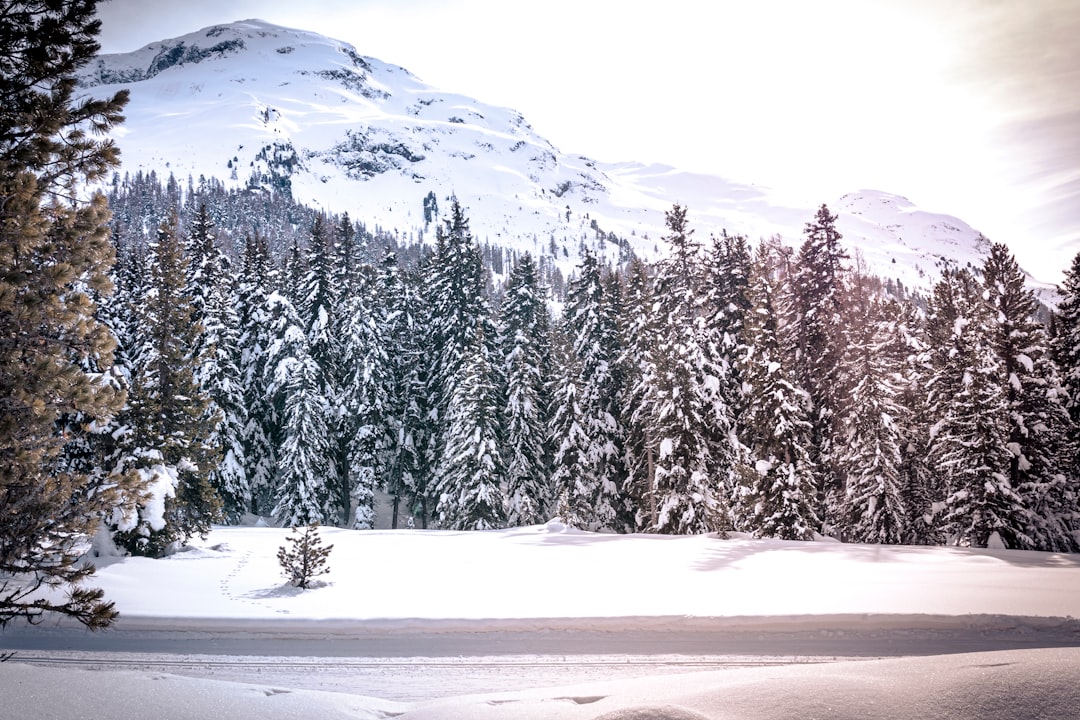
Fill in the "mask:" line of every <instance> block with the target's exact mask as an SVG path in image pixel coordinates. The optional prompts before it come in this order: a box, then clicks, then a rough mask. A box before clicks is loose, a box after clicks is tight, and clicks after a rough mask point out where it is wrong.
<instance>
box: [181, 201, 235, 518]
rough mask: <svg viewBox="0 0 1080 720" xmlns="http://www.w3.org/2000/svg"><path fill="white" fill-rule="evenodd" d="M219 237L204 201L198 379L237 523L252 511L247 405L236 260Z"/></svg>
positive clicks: (225, 505)
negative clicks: (246, 453) (242, 378)
mask: <svg viewBox="0 0 1080 720" xmlns="http://www.w3.org/2000/svg"><path fill="white" fill-rule="evenodd" d="M216 239H217V238H216V234H215V232H214V223H213V221H212V220H211V219H210V214H209V212H208V211H207V209H206V205H205V204H200V206H199V209H198V210H197V211H196V214H195V218H194V219H193V220H192V222H191V228H190V230H189V235H188V250H187V254H188V257H189V258H190V266H189V270H188V276H187V288H188V290H187V293H188V295H189V296H190V297H191V307H192V313H191V316H192V321H193V322H194V323H196V324H197V326H198V327H199V332H198V334H197V335H196V337H195V344H194V348H193V354H194V355H195V356H196V357H198V358H199V359H200V360H201V362H200V364H199V366H198V367H196V369H195V381H196V382H197V383H198V385H199V388H200V390H201V393H202V395H203V396H205V397H206V398H207V399H208V402H207V406H206V410H205V411H204V413H205V418H204V420H203V422H204V423H206V424H207V426H208V427H210V428H212V429H211V430H210V436H209V438H208V439H207V444H208V445H210V446H211V447H212V448H214V449H215V452H216V454H217V455H218V457H219V458H220V460H219V461H218V463H217V464H216V465H215V466H213V467H211V468H210V471H209V478H208V479H209V482H210V485H211V487H213V488H214V490H215V491H216V492H217V494H218V497H220V498H221V502H222V512H223V513H224V518H225V519H226V520H228V521H231V522H237V521H239V520H240V518H241V516H242V515H243V514H244V513H245V512H248V511H249V510H250V509H251V488H250V487H249V485H248V479H247V474H246V471H245V462H244V427H245V426H246V424H247V406H246V405H245V403H244V397H243V388H242V387H241V383H240V367H239V359H240V354H239V353H240V347H239V337H238V333H239V325H240V323H239V318H238V316H237V313H236V303H235V292H234V288H233V273H232V263H231V261H230V259H229V258H228V257H227V256H226V255H225V253H224V252H223V251H222V250H221V248H220V247H219V246H218V244H217V242H216Z"/></svg>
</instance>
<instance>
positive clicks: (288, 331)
mask: <svg viewBox="0 0 1080 720" xmlns="http://www.w3.org/2000/svg"><path fill="white" fill-rule="evenodd" d="M269 302H270V305H271V307H270V314H271V318H272V320H271V322H272V326H273V341H272V343H271V345H270V348H269V350H268V352H267V362H266V373H267V374H268V376H269V377H268V380H269V387H268V389H269V392H270V396H271V398H272V403H273V406H274V408H275V409H274V412H275V414H276V415H277V416H278V417H279V418H280V424H279V425H278V427H277V436H276V437H275V438H274V444H275V446H276V448H277V452H276V456H277V473H276V475H275V478H274V502H275V505H274V509H273V511H272V514H273V515H274V516H275V517H276V518H277V519H278V521H279V522H280V523H281V524H282V525H289V526H293V525H308V524H311V523H320V524H323V523H328V522H332V521H336V520H338V519H340V517H341V505H340V495H339V492H338V484H337V482H336V477H335V474H334V473H335V466H334V456H333V444H332V442H331V439H332V438H331V434H330V430H331V427H332V423H333V421H334V419H335V417H334V414H333V408H332V407H331V405H330V401H329V400H328V398H327V397H326V395H325V392H324V389H323V387H322V385H321V384H320V373H321V370H320V368H319V365H318V363H317V362H316V361H315V360H314V358H312V356H311V353H310V352H309V351H308V336H307V333H306V332H305V331H304V328H303V320H302V319H301V318H300V316H299V314H298V313H297V312H296V309H295V308H294V307H293V305H292V303H290V302H289V300H288V299H287V298H285V297H282V296H280V295H278V294H277V293H272V294H271V295H270V297H269Z"/></svg>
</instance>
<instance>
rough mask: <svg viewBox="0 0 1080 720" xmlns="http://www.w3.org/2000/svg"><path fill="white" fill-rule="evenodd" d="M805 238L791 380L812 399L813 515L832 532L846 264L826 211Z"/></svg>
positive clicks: (796, 287)
mask: <svg viewBox="0 0 1080 720" xmlns="http://www.w3.org/2000/svg"><path fill="white" fill-rule="evenodd" d="M803 236H804V239H803V243H802V245H801V246H800V248H799V254H798V258H797V261H796V269H795V273H794V277H793V278H792V288H793V298H794V303H793V305H792V311H793V313H794V316H793V318H792V322H791V326H792V327H793V328H795V348H794V349H795V367H794V370H795V376H794V379H795V381H796V383H797V384H798V385H799V386H800V387H802V388H804V389H805V390H806V391H807V393H809V396H810V422H811V425H812V428H813V434H812V440H811V444H810V453H811V456H810V459H811V461H812V462H813V466H814V472H815V475H816V478H817V508H816V512H817V515H818V519H819V520H820V521H821V522H822V524H823V527H822V529H823V530H824V531H826V532H830V531H831V530H832V528H833V527H834V526H835V525H836V521H837V519H838V518H837V511H838V509H839V505H840V498H841V496H842V484H841V481H840V478H839V473H838V470H837V466H836V455H835V449H836V448H835V446H836V435H837V433H836V427H835V416H836V413H837V410H838V406H839V405H840V404H841V402H842V398H841V397H838V396H837V393H838V392H839V390H840V387H841V386H840V382H839V381H840V375H839V373H840V365H841V353H842V351H843V347H844V344H843V336H842V332H841V330H842V317H843V289H844V276H845V266H844V261H845V260H847V258H848V256H847V253H846V252H845V251H844V249H843V248H842V247H841V246H840V240H841V239H842V236H841V234H840V232H839V231H838V230H837V229H836V216H835V215H833V214H832V213H831V212H830V211H829V208H828V207H826V206H825V205H822V206H821V207H820V208H818V211H817V214H816V215H815V217H814V220H812V221H811V222H808V223H807V224H806V227H805V228H804V230H803Z"/></svg>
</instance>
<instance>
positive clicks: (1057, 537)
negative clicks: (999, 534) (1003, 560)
mask: <svg viewBox="0 0 1080 720" xmlns="http://www.w3.org/2000/svg"><path fill="white" fill-rule="evenodd" d="M983 285H984V296H985V297H986V301H987V303H988V304H989V306H990V318H989V319H990V322H989V328H988V331H989V339H990V343H991V346H992V347H993V350H994V352H995V353H996V354H997V357H998V360H999V362H1000V363H1001V370H1002V373H1003V375H1002V378H1001V379H1002V382H1003V384H1004V389H1005V396H1006V402H1007V407H1008V410H1007V417H1008V418H1009V443H1008V448H1009V452H1010V454H1011V455H1012V458H1011V461H1010V463H1009V468H1008V478H1009V484H1010V486H1011V487H1012V488H1013V489H1014V490H1016V491H1017V492H1018V493H1019V494H1020V496H1021V497H1022V498H1023V500H1024V504H1025V506H1026V507H1027V509H1028V511H1029V513H1030V514H1029V515H1028V519H1029V522H1030V523H1031V524H1030V526H1029V527H1028V528H1027V530H1026V532H1025V536H1026V537H1029V538H1031V540H1032V541H1033V543H1034V545H1033V547H1034V548H1037V549H1040V550H1057V551H1074V550H1078V549H1080V544H1078V538H1076V537H1074V536H1073V534H1072V529H1073V527H1074V526H1075V523H1076V520H1077V519H1080V508H1078V504H1077V502H1078V499H1080V488H1078V486H1077V480H1076V478H1072V479H1069V477H1068V472H1069V470H1071V467H1070V466H1071V465H1072V463H1073V461H1074V458H1075V453H1076V448H1075V447H1074V446H1073V445H1072V444H1071V442H1070V435H1071V419H1070V417H1069V414H1068V411H1067V410H1066V408H1065V404H1064V402H1063V395H1064V393H1063V391H1062V389H1061V383H1060V380H1059V377H1058V373H1057V368H1056V366H1055V365H1054V363H1053V362H1052V360H1051V358H1050V353H1049V339H1048V338H1047V335H1046V332H1045V330H1044V328H1043V326H1042V324H1041V323H1040V322H1038V320H1037V319H1036V311H1037V309H1038V303H1037V301H1036V300H1035V295H1034V294H1033V293H1032V292H1031V290H1029V289H1027V287H1025V284H1024V273H1023V271H1021V270H1020V267H1019V266H1018V265H1017V264H1016V260H1015V258H1013V256H1012V254H1011V253H1010V252H1009V250H1008V248H1007V247H1006V246H1005V245H1002V244H1001V243H994V244H992V245H991V247H990V254H989V255H988V256H987V258H986V262H985V263H984V265H983Z"/></svg>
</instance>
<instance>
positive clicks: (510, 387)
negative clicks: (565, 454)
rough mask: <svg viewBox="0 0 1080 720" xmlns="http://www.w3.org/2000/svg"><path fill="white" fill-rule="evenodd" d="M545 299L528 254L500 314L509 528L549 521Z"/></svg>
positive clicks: (548, 354) (512, 276) (516, 268)
mask: <svg viewBox="0 0 1080 720" xmlns="http://www.w3.org/2000/svg"><path fill="white" fill-rule="evenodd" d="M544 295H545V294H544V292H543V291H542V289H541V287H540V282H539V278H538V277H537V273H536V264H535V263H534V262H533V259H532V255H530V254H528V253H526V254H525V255H524V256H523V257H522V258H521V259H520V260H519V261H518V262H517V264H516V265H515V266H514V268H513V270H512V271H511V273H510V279H509V280H508V282H507V285H506V292H505V295H504V297H503V302H502V313H501V330H502V346H503V355H502V357H503V362H504V374H505V377H506V407H505V410H504V417H505V422H506V438H505V441H504V447H505V460H506V477H507V491H506V496H507V512H506V521H507V524H508V525H510V526H511V527H513V526H518V525H532V524H536V523H542V522H545V521H546V520H547V519H548V517H547V516H548V509H549V508H550V507H551V504H552V497H551V489H550V487H549V485H548V478H549V477H550V468H549V466H548V460H549V458H548V452H547V446H546V440H547V428H548V424H549V422H550V418H549V406H550V402H549V400H548V395H547V393H548V389H549V384H550V381H551V368H550V357H551V348H550V323H549V318H548V310H547V301H546V298H545V296H544Z"/></svg>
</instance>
